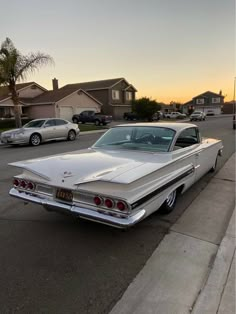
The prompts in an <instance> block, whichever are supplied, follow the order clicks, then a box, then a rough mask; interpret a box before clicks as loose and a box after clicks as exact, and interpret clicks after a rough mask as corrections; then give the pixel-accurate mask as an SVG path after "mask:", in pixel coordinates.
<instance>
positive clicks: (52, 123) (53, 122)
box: [45, 119, 55, 127]
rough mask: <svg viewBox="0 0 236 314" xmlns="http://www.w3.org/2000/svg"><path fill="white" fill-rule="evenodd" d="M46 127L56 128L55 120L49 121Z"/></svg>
mask: <svg viewBox="0 0 236 314" xmlns="http://www.w3.org/2000/svg"><path fill="white" fill-rule="evenodd" d="M45 126H46V127H49V126H55V120H54V119H51V120H48V121H47V122H46V123H45Z"/></svg>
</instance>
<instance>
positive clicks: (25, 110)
mask: <svg viewBox="0 0 236 314" xmlns="http://www.w3.org/2000/svg"><path fill="white" fill-rule="evenodd" d="M54 83H55V82H54ZM16 88H17V92H18V95H19V99H20V110H21V114H22V115H23V116H26V117H28V118H30V119H37V118H52V117H56V118H63V119H66V120H69V121H71V118H72V116H73V114H75V113H80V112H81V111H83V110H94V111H96V112H100V111H101V107H102V104H101V103H100V102H99V101H98V100H97V99H95V98H94V97H93V96H91V95H90V94H88V93H87V92H85V91H84V90H82V89H77V90H75V91H72V90H60V89H58V88H57V87H56V85H55V84H54V88H55V89H54V90H51V91H48V90H47V89H45V88H43V87H42V86H40V85H38V84H36V83H35V82H30V83H24V84H17V86H16ZM10 96H11V95H10V94H9V91H8V88H7V87H1V88H0V118H9V117H12V116H14V104H13V102H12V100H11V97H10Z"/></svg>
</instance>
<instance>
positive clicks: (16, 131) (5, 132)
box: [2, 128, 40, 135]
mask: <svg viewBox="0 0 236 314" xmlns="http://www.w3.org/2000/svg"><path fill="white" fill-rule="evenodd" d="M39 129H40V128H19V129H12V130H9V131H4V132H2V135H9V134H15V133H25V132H29V131H32V130H34V131H37V130H39Z"/></svg>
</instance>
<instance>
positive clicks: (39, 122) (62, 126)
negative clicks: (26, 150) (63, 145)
mask: <svg viewBox="0 0 236 314" xmlns="http://www.w3.org/2000/svg"><path fill="white" fill-rule="evenodd" d="M79 132H80V129H79V128H78V124H75V123H71V122H69V121H67V120H63V119H55V118H49V119H36V120H32V121H30V122H28V123H27V124H25V125H24V126H23V127H22V128H20V129H14V130H9V131H5V132H2V134H1V141H2V143H5V144H10V145H16V144H31V145H33V146H38V145H39V144H40V143H42V142H47V141H53V140H63V139H65V140H68V141H74V140H75V139H76V137H77V136H78V135H79Z"/></svg>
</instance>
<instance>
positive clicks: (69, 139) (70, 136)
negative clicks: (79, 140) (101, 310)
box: [67, 130, 76, 141]
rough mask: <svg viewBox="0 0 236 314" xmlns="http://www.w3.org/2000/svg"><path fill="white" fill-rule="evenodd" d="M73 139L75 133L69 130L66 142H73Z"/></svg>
mask: <svg viewBox="0 0 236 314" xmlns="http://www.w3.org/2000/svg"><path fill="white" fill-rule="evenodd" d="M75 137H76V135H75V131H73V130H70V131H69V132H68V137H67V139H68V141H74V140H75Z"/></svg>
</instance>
